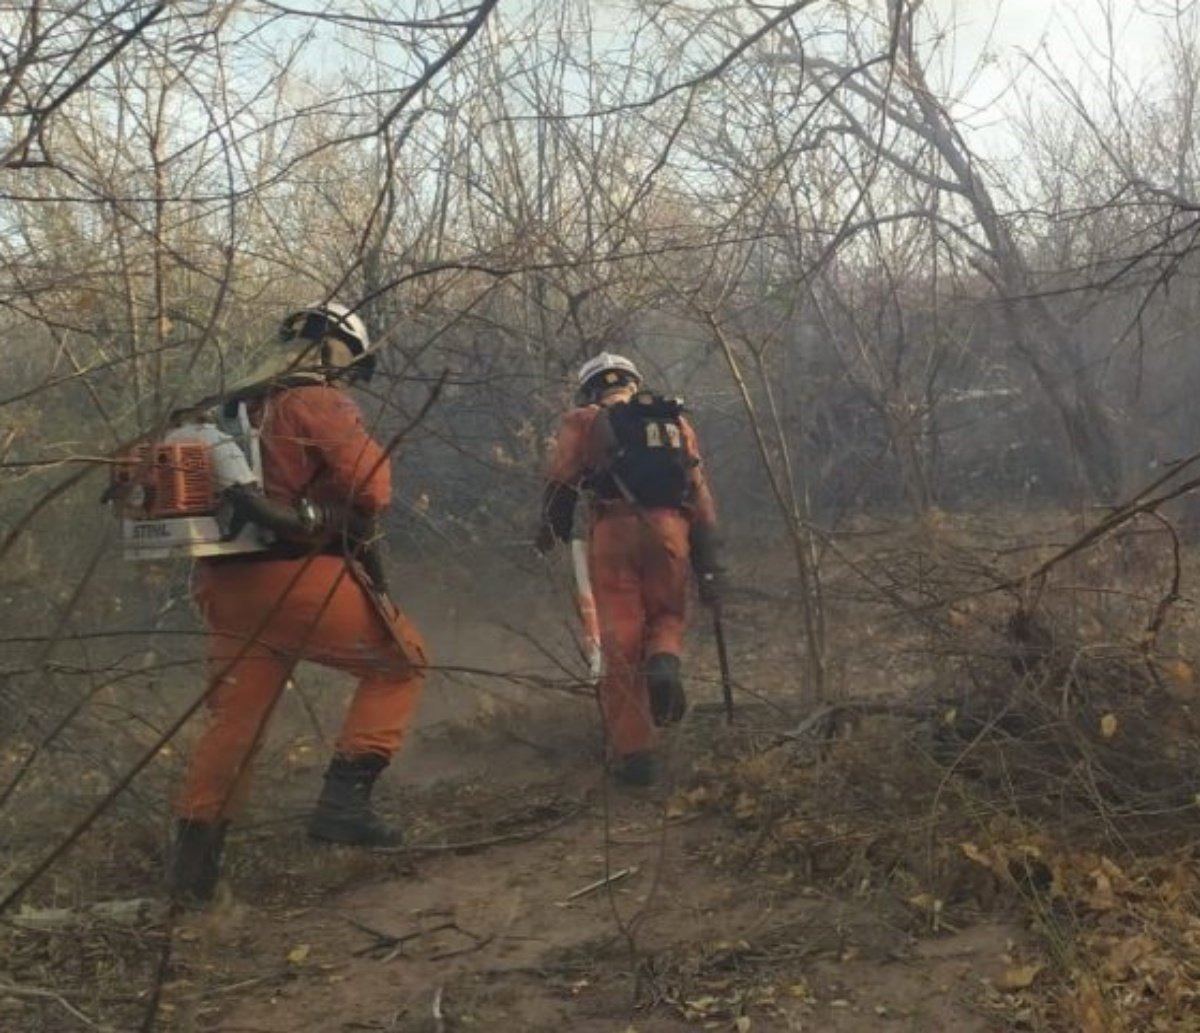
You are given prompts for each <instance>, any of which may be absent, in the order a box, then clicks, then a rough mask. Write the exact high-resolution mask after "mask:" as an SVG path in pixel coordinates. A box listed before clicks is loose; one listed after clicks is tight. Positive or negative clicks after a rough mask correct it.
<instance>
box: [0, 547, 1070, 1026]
mask: <svg viewBox="0 0 1200 1033" xmlns="http://www.w3.org/2000/svg"><path fill="white" fill-rule="evenodd" d="M522 576H524V575H522ZM551 577H552V578H558V583H557V584H555V585H552V586H551V587H552V588H553V589H554V591H553V592H551V591H548V592H544V593H541V594H540V595H538V596H536V598H533V599H532V600H531V601H528V605H526V601H524V600H518V602H519V603H520V605H514V602H513V600H512V598H511V593H510V592H508V591H507V589H508V587H509V586H508V585H506V584H505V575H503V574H501V575H499V576H498V578H497V583H486V584H484V583H480V582H478V581H476V582H474V583H473V588H474V590H475V591H476V593H477V594H476V595H475V596H474V597H472V596H471V595H470V594H469V593H468V592H465V591H464V590H463V589H462V587H461V586H456V585H454V584H452V583H448V584H446V585H445V586H444V587H443V588H440V589H436V588H432V587H431V588H429V589H428V590H427V591H425V592H423V593H420V597H419V599H418V600H417V601H416V602H415V604H414V605H413V606H412V610H413V613H414V616H415V617H416V618H417V620H418V622H419V623H420V625H421V626H422V627H423V628H424V629H425V630H426V631H427V632H428V634H429V637H430V638H431V640H432V644H433V648H434V653H435V656H436V657H437V658H438V660H439V661H440V662H441V663H442V664H443V665H445V666H446V667H447V668H453V669H451V670H443V671H441V672H440V673H438V674H436V675H435V676H434V677H433V678H432V679H431V683H430V687H429V690H428V697H427V700H426V704H425V706H424V710H423V717H422V725H421V727H420V728H419V729H418V731H417V733H416V734H415V735H414V738H413V741H412V742H411V743H410V746H409V748H408V749H407V750H406V752H405V753H404V755H403V757H402V758H401V759H400V760H399V761H398V762H397V763H396V764H395V765H394V766H393V767H392V769H390V770H389V772H388V773H387V775H386V777H385V780H384V782H383V783H382V784H381V787H380V794H379V795H380V805H381V809H383V810H384V811H386V812H388V813H389V814H391V815H394V816H396V817H398V818H399V819H400V820H402V821H403V823H404V824H405V826H406V827H407V830H408V833H409V836H410V840H411V843H412V847H411V848H410V849H405V850H401V851H399V852H396V853H393V854H383V853H368V852H362V851H353V850H349V849H344V848H336V847H327V846H321V845H317V844H313V843H310V842H308V841H307V840H306V839H305V838H304V835H303V825H302V817H303V813H304V811H305V809H306V807H307V806H308V804H309V802H310V801H311V798H312V796H313V794H314V793H315V792H316V789H317V787H318V785H319V776H320V770H321V768H322V766H323V764H324V759H325V753H326V752H327V743H328V739H329V737H330V730H331V729H333V728H334V727H336V720H337V714H338V713H339V712H340V708H341V706H342V699H343V696H342V694H341V693H338V692H333V691H332V690H330V688H329V686H327V685H326V684H325V683H324V682H323V681H322V680H321V679H320V677H319V676H318V675H316V674H315V673H314V672H312V671H311V670H309V669H306V668H302V669H301V671H300V673H299V675H298V678H297V691H295V692H293V693H290V694H289V695H288V697H287V699H286V700H285V703H284V706H283V707H282V709H281V712H280V714H279V715H277V720H276V727H275V728H274V729H273V732H272V738H271V740H270V742H268V744H267V746H266V749H265V750H264V753H263V756H262V758H261V760H260V763H259V768H260V770H261V772H262V777H261V779H260V781H259V784H258V786H257V789H256V792H255V796H254V802H253V809H252V811H251V813H250V814H249V815H248V816H247V818H246V820H244V821H243V822H241V823H240V824H239V825H238V826H237V828H236V831H235V833H234V834H233V836H232V837H231V841H230V844H229V849H228V864H227V871H226V876H227V877H226V879H225V882H224V885H223V887H222V890H221V897H220V900H219V901H218V904H217V906H215V907H214V908H213V909H212V911H210V912H209V913H207V914H202V915H196V914H182V915H177V916H170V917H169V918H167V919H165V920H155V921H152V922H150V923H149V924H147V925H145V926H144V927H135V928H133V929H130V928H128V927H123V928H119V929H118V928H108V927H106V926H105V925H104V923H103V922H102V921H100V920H91V921H90V922H89V923H88V924H87V925H86V927H83V928H80V927H78V926H76V927H66V928H58V929H47V930H40V931H30V930H28V929H26V928H21V929H16V928H14V927H0V1031H3V1033H8V1031H10V1030H11V1031H13V1033H43V1031H50V1033H75V1031H77V1030H78V1031H84V1030H95V1029H106V1030H110V1031H113V1033H126V1031H132V1030H151V1029H160V1030H170V1031H186V1033H217V1031H221V1033H252V1031H258V1033H267V1031H271V1033H290V1031H297V1033H299V1031H312V1033H352V1031H377V1033H382V1031H389V1030H390V1031H403V1033H452V1031H467V1030H479V1031H498V1033H508V1031H513V1033H519V1031H539V1030H545V1031H551V1030H553V1031H564V1030H572V1031H574V1030H578V1031H581V1033H630V1031H636V1033H668V1031H674V1030H680V1031H682V1030H694V1029H712V1030H722V1031H734V1033H745V1031H747V1030H751V1031H780V1033H782V1031H798V1030H804V1031H810V1033H866V1031H880V1033H887V1031H896V1033H900V1031H905V1033H909V1031H911V1033H918V1031H919V1033H937V1031H953V1033H1000V1031H1003V1030H1010V1029H1012V1030H1015V1029H1034V1028H1038V1027H1035V1026H1031V1025H1029V1024H1028V1023H1025V1022H1023V1020H1021V1018H1020V1016H1019V1014H1018V1012H1019V1009H1014V1008H1013V1007H1012V1003H1011V1002H1012V998H1011V995H1010V994H1008V991H1010V990H1012V989H1014V988H1015V989H1021V988H1022V986H1021V984H1022V982H1023V980H1022V979H1021V975H1020V974H1021V972H1022V971H1023V969H1022V965H1023V962H1024V961H1025V960H1027V959H1028V957H1029V950H1030V947H1029V943H1030V939H1031V936H1030V933H1029V931H1028V930H1027V929H1026V928H1025V926H1024V924H1023V922H1022V921H1021V920H1020V919H1018V918H1017V917H1015V915H1016V912H1015V911H1006V910H1005V908H1004V907H1002V906H1001V907H989V908H986V909H977V910H974V911H972V910H970V909H966V910H964V911H960V912H956V913H954V914H946V915H939V914H938V912H937V911H936V910H934V911H933V912H932V913H931V912H930V909H929V907H928V906H927V905H928V901H921V900H919V899H916V900H909V899H907V898H906V896H905V893H904V892H881V886H880V884H879V881H880V880H875V881H873V879H874V876H869V877H868V876H864V877H863V878H861V879H859V877H858V875H857V874H855V873H851V872H850V871H849V870H848V869H847V870H845V871H837V870H834V871H818V872H814V871H813V870H812V869H811V867H810V866H807V865H805V864H802V863H799V862H797V861H796V860H795V857H794V855H792V854H788V853H786V852H784V853H782V854H772V853H771V852H770V851H767V850H762V851H758V850H756V849H755V847H756V846H757V845H758V844H756V842H755V840H756V836H757V835H758V832H756V825H755V822H754V820H753V819H752V818H751V819H750V820H738V814H737V807H710V806H704V805H702V804H701V803H699V802H698V801H700V800H701V799H702V798H704V796H705V794H707V796H708V798H709V799H711V798H712V797H713V796H714V792H713V790H712V787H711V779H712V778H713V772H714V769H713V768H712V766H711V764H710V762H711V761H712V759H713V758H714V757H715V756H718V755H720V756H737V755H739V754H740V753H745V752H751V753H753V752H754V751H756V750H758V749H760V748H761V747H762V746H763V744H764V743H766V742H769V741H770V739H771V737H772V736H777V735H778V733H780V732H781V731H784V730H786V729H787V728H789V727H791V725H792V724H794V722H795V721H796V720H798V714H799V713H800V709H801V708H799V707H798V706H796V704H797V701H798V699H799V698H800V695H801V687H800V685H799V677H800V676H799V675H798V673H797V672H798V671H800V670H802V665H801V664H800V662H799V660H798V652H797V645H796V643H797V640H798V636H799V632H798V627H799V622H798V617H797V611H796V607H795V605H794V600H793V599H792V598H791V597H790V596H789V594H788V593H789V589H788V585H789V583H790V580H791V578H790V575H789V572H788V569H787V567H786V564H785V565H783V566H782V567H780V566H779V565H778V564H776V565H774V566H772V564H770V563H764V564H763V566H762V568H761V569H758V570H747V571H744V572H743V578H742V582H741V588H740V591H739V593H738V595H737V597H736V599H735V600H734V604H733V605H732V606H731V608H730V610H731V612H730V621H729V624H730V626H729V633H730V651H731V654H732V656H733V658H734V662H735V677H736V679H737V683H738V701H739V708H740V709H739V719H738V724H737V726H736V728H735V729H734V730H732V731H731V730H729V729H727V728H726V727H725V726H724V725H723V723H722V721H721V717H720V707H719V690H718V687H717V686H718V684H719V682H718V679H717V675H716V670H715V653H714V650H713V646H712V641H711V637H710V635H709V633H708V630H707V629H706V628H705V626H704V624H703V622H702V621H700V620H697V622H696V624H695V627H694V628H693V643H692V649H691V654H690V657H689V671H690V678H691V686H692V695H693V699H694V700H695V701H696V702H697V703H698V704H699V706H697V707H696V708H694V709H693V711H692V712H691V713H690V714H689V716H688V718H687V720H686V721H685V724H684V726H683V727H682V728H681V729H680V731H679V732H678V733H677V734H676V735H675V737H674V741H673V742H672V744H671V750H670V754H671V755H670V778H669V779H668V781H667V783H666V784H665V785H663V786H661V787H658V788H656V789H654V790H652V791H631V790H626V789H617V788H615V787H614V786H613V785H612V783H611V780H610V779H609V778H608V777H607V776H606V773H605V771H604V767H603V762H602V759H601V751H600V748H599V739H598V732H597V727H596V717H595V714H594V710H593V705H592V704H591V702H590V701H589V700H588V699H587V698H586V696H585V695H582V694H581V695H576V696H570V695H566V694H564V693H563V692H562V691H561V686H560V687H559V688H558V689H553V688H548V687H546V685H545V684H542V683H544V682H545V681H546V680H547V679H550V680H554V679H557V680H558V681H559V682H561V681H562V680H563V671H562V670H561V667H562V666H563V664H567V665H568V666H569V665H570V664H571V663H572V662H575V663H576V666H578V664H577V662H576V661H572V660H571V658H570V649H569V644H567V645H564V641H565V639H564V635H565V631H564V629H565V628H567V627H568V626H569V625H570V624H571V623H572V621H571V619H570V618H569V606H567V605H565V604H564V602H563V598H564V593H563V591H562V577H563V574H562V570H561V569H559V570H558V571H557V573H553V574H552V575H551ZM429 584H430V585H434V584H435V582H434V581H433V580H432V579H431V580H430V582H429ZM402 592H403V589H402ZM555 593H557V594H555ZM413 595H414V596H416V595H417V593H413ZM481 600H492V602H490V603H486V604H485V603H483V602H482V601H481ZM839 605H843V604H842V603H839V602H838V601H837V600H836V599H835V600H831V602H830V607H831V609H830V612H831V614H832V615H833V616H834V617H837V616H838V615H837V610H836V607H837V606H839ZM845 605H849V604H845ZM514 625H517V627H514ZM836 626H837V628H838V629H839V631H838V634H839V635H841V636H842V638H843V641H839V642H834V643H832V644H831V650H830V654H831V656H832V657H834V658H835V662H834V665H833V668H832V677H833V678H834V679H835V680H836V683H837V688H838V690H839V691H840V692H842V693H844V694H845V695H846V696H848V697H851V698H877V697H879V696H880V695H890V696H893V697H894V696H897V695H903V694H904V693H906V692H907V691H908V690H910V689H913V688H915V687H916V685H917V683H918V682H919V680H920V679H921V678H922V677H923V676H924V675H923V666H922V665H923V663H924V660H922V659H921V658H920V657H919V655H918V653H919V650H917V649H915V648H910V647H912V646H914V643H913V642H910V641H908V640H907V639H906V638H905V636H906V635H908V634H909V632H906V631H904V630H903V629H901V628H899V627H897V626H891V627H888V626H886V625H885V624H883V623H880V622H877V621H876V620H875V619H874V618H873V617H871V615H870V614H865V615H864V614H860V616H859V617H858V618H857V619H855V620H852V621H846V620H841V619H840V618H839V619H838V621H837V623H836ZM530 627H533V628H537V629H538V636H537V637H536V638H530V637H528V636H527V635H526V634H525V631H524V629H528V628H530ZM563 657H566V658H567V659H566V660H565V661H564V660H563ZM480 669H486V672H485V673H480ZM539 679H540V681H539ZM780 703H784V704H786V705H787V706H789V707H790V708H791V710H790V712H789V711H788V710H787V709H780V708H779V706H778V705H779V704H780ZM184 752H186V751H185V750H182V749H176V750H174V751H170V752H168V753H165V754H164V756H163V757H161V758H159V760H160V761H161V763H158V762H156V765H155V766H154V767H152V768H151V769H150V771H149V772H148V774H147V776H146V780H144V782H142V783H139V784H138V787H139V788H140V795H137V794H135V796H134V799H133V800H132V802H129V801H127V802H126V803H125V804H124V805H123V806H124V807H125V810H120V809H118V811H117V813H116V814H115V816H114V817H113V819H112V820H111V821H109V822H108V823H107V824H104V825H102V826H101V827H99V828H98V830H97V831H96V832H95V833H94V834H92V836H91V838H90V839H89V840H88V841H87V842H85V843H84V844H81V846H80V847H79V848H78V850H77V851H76V852H75V854H73V855H72V857H73V858H74V860H73V861H72V860H70V859H68V861H66V862H64V863H63V865H62V866H61V867H60V868H58V869H56V870H55V871H54V872H53V873H52V874H51V875H50V876H48V877H47V878H46V879H44V880H43V881H42V882H41V883H39V885H38V886H37V887H36V888H35V890H34V891H33V892H31V893H30V894H29V904H30V905H31V906H33V907H35V908H36V907H44V906H46V905H47V904H52V905H53V904H62V903H66V904H68V905H71V904H79V903H84V902H90V901H94V900H96V899H103V898H110V897H116V896H125V897H140V896H150V895H153V894H156V893H158V887H159V882H158V879H159V874H160V872H161V865H162V859H163V852H164V844H165V838H166V836H165V833H166V829H167V827H168V817H167V815H166V813H165V808H164V807H163V803H162V801H163V800H165V798H166V795H167V794H166V789H167V786H168V785H169V783H170V782H171V781H172V780H173V779H176V778H177V777H178V766H179V763H180V755H181V754H182V753H184ZM866 759H867V764H866V766H865V768H864V767H862V766H860V767H859V768H857V769H848V770H866V771H868V772H869V770H870V765H869V761H870V758H869V757H868V758H866ZM866 777H867V778H870V775H869V774H868V775H867V776H866ZM35 786H36V783H35ZM697 794H699V795H697ZM30 799H31V800H33V799H34V796H33V790H31V795H30ZM882 801H885V798H884V797H878V796H877V797H875V798H874V803H873V804H872V806H873V807H875V811H873V812H872V813H870V814H867V815H865V821H866V823H867V824H870V823H872V822H874V823H876V824H878V823H879V822H880V821H886V819H887V817H888V816H887V814H886V802H882ZM880 807H883V808H884V810H883V812H880V811H879V808H880ZM147 811H149V814H148V815H147ZM12 813H16V812H12ZM12 813H10V815H9V816H8V819H7V820H8V821H9V824H7V825H4V824H3V823H0V832H3V831H5V830H11V831H12V832H13V834H14V836H15V835H17V834H18V833H19V835H20V836H21V837H22V841H23V842H25V843H27V844H29V845H30V849H33V847H34V846H36V845H38V844H44V843H45V842H48V841H49V840H50V839H51V838H52V833H53V832H54V827H51V826H48V825H45V824H41V825H36V826H35V823H32V822H30V821H28V820H20V821H18V820H17V819H15V818H12ZM743 817H745V815H743ZM762 827H763V828H766V827H767V824H766V823H765V822H764V824H763V826H762ZM836 834H837V836H838V837H839V838H840V839H841V840H843V841H846V840H853V838H854V835H855V832H854V829H852V828H841V829H839V830H837V831H836ZM935 846H938V845H937V844H931V845H930V849H931V850H932V849H933V848H934V847H935ZM956 846H957V844H953V845H952V848H953V847H956ZM0 856H2V857H3V858H4V859H6V863H11V865H12V867H11V868H10V870H9V871H8V872H4V871H0V883H3V882H6V881H7V882H11V880H12V879H13V878H14V873H15V875H18V876H19V875H20V874H21V873H22V871H24V870H25V869H26V868H27V867H28V856H27V855H25V854H22V853H21V852H20V851H18V850H15V849H14V850H12V851H11V852H10V853H8V854H4V853H3V850H2V849H0ZM872 864H873V865H874V867H871V866H870V865H868V866H867V867H866V868H865V869H864V871H867V872H868V873H870V872H875V873H876V874H879V873H882V874H883V876H885V877H886V870H887V869H886V865H884V866H881V865H880V864H879V863H877V862H875V861H872ZM72 865H73V866H72ZM606 880H607V881H606ZM1014 972H1015V973H1016V977H1015V979H1014ZM1089 1033H1091V1031H1090V1030H1089Z"/></svg>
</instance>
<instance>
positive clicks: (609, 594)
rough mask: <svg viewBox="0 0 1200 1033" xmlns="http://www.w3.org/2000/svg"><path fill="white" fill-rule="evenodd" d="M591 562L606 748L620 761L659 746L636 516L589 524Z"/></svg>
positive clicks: (602, 518) (607, 518) (618, 516)
mask: <svg viewBox="0 0 1200 1033" xmlns="http://www.w3.org/2000/svg"><path fill="white" fill-rule="evenodd" d="M589 561H590V566H591V575H592V593H593V595H595V597H596V612H597V614H598V615H599V618H600V645H601V649H602V651H603V653H604V675H603V677H602V678H601V679H600V684H599V685H598V686H597V692H598V694H599V698H600V710H601V713H602V714H603V717H604V727H605V731H606V732H607V734H608V742H609V746H610V748H611V750H612V752H613V753H614V754H615V755H617V756H618V757H621V756H626V755H628V754H630V753H637V752H641V751H643V750H651V749H653V748H654V747H655V746H656V745H657V744H658V729H657V728H655V726H654V720H653V718H652V717H651V715H650V698H649V695H648V694H647V692H646V683H645V680H644V679H643V677H642V661H643V659H644V654H643V648H642V646H643V641H644V636H645V630H646V627H645V625H646V613H645V608H644V606H643V603H642V575H641V562H640V561H641V531H640V528H639V526H638V517H637V516H636V515H633V514H613V515H609V514H605V515H601V516H599V517H598V518H597V519H596V520H595V522H594V523H593V525H592V530H591V541H590V549H589Z"/></svg>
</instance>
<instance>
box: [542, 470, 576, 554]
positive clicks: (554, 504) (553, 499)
mask: <svg viewBox="0 0 1200 1033" xmlns="http://www.w3.org/2000/svg"><path fill="white" fill-rule="evenodd" d="M578 499H579V492H578V491H577V490H576V489H575V488H572V487H571V486H570V485H569V484H562V483H560V482H559V481H551V482H550V483H549V484H547V485H546V491H545V493H544V494H543V496H542V525H541V527H539V528H538V533H537V537H536V538H535V539H534V543H533V544H534V546H535V548H536V549H537V551H538V552H540V553H541V554H542V555H543V556H544V555H545V554H546V553H548V552H549V551H550V550H551V549H553V548H554V546H555V545H557V544H558V543H559V542H564V543H565V542H569V541H570V540H571V529H572V528H573V527H574V526H575V503H576V502H577V501H578Z"/></svg>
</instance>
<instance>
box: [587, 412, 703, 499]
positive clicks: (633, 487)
mask: <svg viewBox="0 0 1200 1033" xmlns="http://www.w3.org/2000/svg"><path fill="white" fill-rule="evenodd" d="M682 417H683V402H682V401H681V400H680V399H678V398H663V397H661V396H659V395H654V394H651V393H650V392H648V391H643V392H640V393H638V394H636V395H634V396H633V397H632V398H631V399H630V400H629V401H628V402H622V403H620V404H618V405H614V406H611V407H609V408H607V409H604V410H603V412H602V413H601V416H600V418H601V419H605V418H607V422H608V425H609V428H610V430H611V432H612V439H611V441H610V442H609V462H608V467H607V468H606V469H605V470H603V471H600V472H599V473H598V475H597V477H596V478H595V483H594V484H593V490H594V491H595V492H596V494H597V495H598V496H599V497H600V498H607V499H613V498H621V499H623V498H626V497H627V494H626V493H628V495H630V496H632V497H633V501H634V502H636V503H637V504H638V505H639V506H644V507H646V508H647V509H660V508H662V509H682V508H683V507H684V506H685V505H687V504H688V502H690V501H691V476H690V474H691V469H692V467H693V466H695V465H696V462H695V460H694V459H693V458H692V457H690V456H689V455H688V453H687V449H686V447H685V445H684V436H683V424H682Z"/></svg>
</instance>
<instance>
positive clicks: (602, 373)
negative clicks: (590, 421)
mask: <svg viewBox="0 0 1200 1033" xmlns="http://www.w3.org/2000/svg"><path fill="white" fill-rule="evenodd" d="M606 374H607V375H606ZM630 380H633V381H635V382H636V383H638V384H640V383H641V382H642V375H641V374H640V373H639V372H638V368H637V366H635V365H634V364H633V363H632V362H630V361H629V359H627V358H625V356H624V355H616V354H614V353H613V352H601V353H600V354H599V355H597V356H596V357H595V358H591V359H588V360H587V362H585V363H584V364H583V365H582V366H580V367H579V378H578V386H579V394H580V396H581V397H583V398H586V399H591V397H592V396H593V395H596V394H598V393H599V392H600V391H602V390H603V389H604V388H606V387H618V386H620V385H621V384H623V383H628V382H629V381H630Z"/></svg>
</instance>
